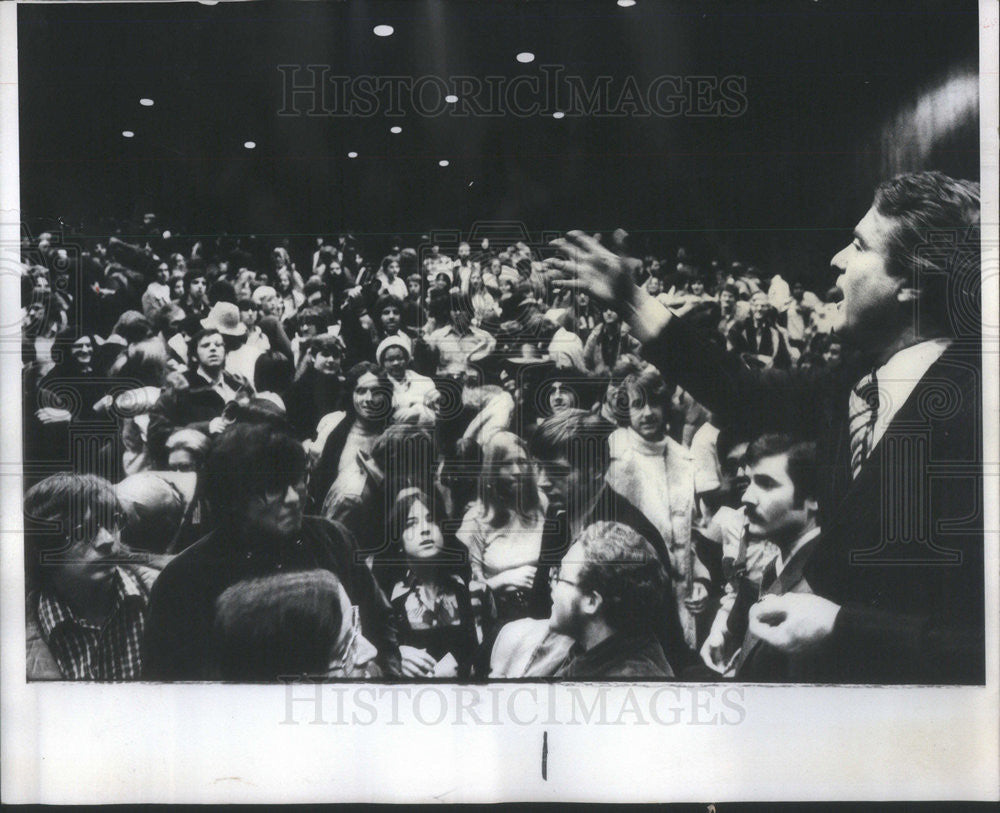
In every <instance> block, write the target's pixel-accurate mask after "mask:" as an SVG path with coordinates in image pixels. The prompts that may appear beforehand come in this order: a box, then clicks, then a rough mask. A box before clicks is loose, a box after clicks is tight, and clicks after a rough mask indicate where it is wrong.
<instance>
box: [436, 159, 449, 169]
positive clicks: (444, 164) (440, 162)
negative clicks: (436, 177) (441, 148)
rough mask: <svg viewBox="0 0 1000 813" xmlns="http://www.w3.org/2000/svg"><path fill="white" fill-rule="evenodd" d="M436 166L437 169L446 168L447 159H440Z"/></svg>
mask: <svg viewBox="0 0 1000 813" xmlns="http://www.w3.org/2000/svg"><path fill="white" fill-rule="evenodd" d="M438 166H439V167H446V166H448V159H447V158H442V159H441V160H440V161H438Z"/></svg>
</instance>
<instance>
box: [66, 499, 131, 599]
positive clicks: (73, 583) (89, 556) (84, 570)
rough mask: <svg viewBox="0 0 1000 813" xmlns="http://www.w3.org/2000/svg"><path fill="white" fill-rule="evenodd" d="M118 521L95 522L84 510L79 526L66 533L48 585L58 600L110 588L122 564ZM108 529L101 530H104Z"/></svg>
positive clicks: (91, 515) (89, 510)
mask: <svg viewBox="0 0 1000 813" xmlns="http://www.w3.org/2000/svg"><path fill="white" fill-rule="evenodd" d="M123 524H124V522H123V519H122V518H121V517H116V518H114V519H109V520H105V521H103V522H99V521H97V520H95V518H94V516H93V511H92V509H89V508H88V509H87V511H86V513H85V515H84V520H83V522H81V523H79V524H78V525H76V526H75V527H74V528H72V529H70V535H69V539H68V546H67V548H66V549H65V550H64V551H62V552H60V554H59V557H58V558H59V559H61V560H62V561H59V562H53V563H52V568H53V569H52V571H51V581H52V586H53V587H54V588H55V590H56V592H57V593H58V594H59V595H61V596H68V595H73V594H78V593H79V592H81V588H83V590H84V591H87V592H89V591H90V590H93V589H94V588H95V587H110V585H111V576H112V574H113V572H114V569H115V567H116V566H117V565H118V564H120V563H121V561H122V546H121V529H122V525H123ZM106 525H107V526H110V527H105V526H106Z"/></svg>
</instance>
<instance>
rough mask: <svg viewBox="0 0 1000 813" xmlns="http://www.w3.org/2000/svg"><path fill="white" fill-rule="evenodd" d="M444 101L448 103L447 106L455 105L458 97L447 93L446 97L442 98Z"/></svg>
mask: <svg viewBox="0 0 1000 813" xmlns="http://www.w3.org/2000/svg"><path fill="white" fill-rule="evenodd" d="M444 100H445V101H446V102H448V104H455V102H457V101H458V96H456V95H455V94H454V93H449V94H448V95H447V96H445V97H444Z"/></svg>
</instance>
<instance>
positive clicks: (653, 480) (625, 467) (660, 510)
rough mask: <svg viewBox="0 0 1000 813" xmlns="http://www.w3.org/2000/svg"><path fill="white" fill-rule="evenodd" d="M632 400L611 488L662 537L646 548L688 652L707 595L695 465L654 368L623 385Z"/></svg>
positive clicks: (613, 441)
mask: <svg viewBox="0 0 1000 813" xmlns="http://www.w3.org/2000/svg"><path fill="white" fill-rule="evenodd" d="M622 387H623V388H624V390H625V392H626V393H627V394H628V404H629V426H628V427H622V428H619V429H616V430H615V431H614V433H613V434H612V435H611V437H610V438H609V440H608V445H609V446H610V449H611V464H610V466H609V468H608V475H607V480H608V484H609V485H610V486H611V488H613V489H614V490H615V491H616V492H617V493H618V494H620V495H621V496H622V497H624V498H625V499H626V500H627V501H628V502H630V503H631V504H632V505H633V506H635V508H637V509H638V510H639V511H640V512H641V513H642V514H643V515H644V516H645V517H646V518H647V519H648V520H649V522H650V524H652V526H653V527H654V528H656V531H657V537H656V539H648V540H647V542H649V543H650V544H653V545H656V544H657V543H658V542H659V541H660V540H662V542H663V547H662V548H660V549H659V550H657V554H658V555H659V556H660V559H661V561H662V563H663V565H664V567H665V568H666V569H667V572H668V573H669V574H670V577H671V587H672V590H673V593H674V600H675V603H676V605H677V613H678V616H679V617H680V619H681V624H682V626H683V628H684V638H685V640H686V641H687V645H688V646H689V647H692V648H693V647H695V645H696V643H697V634H696V633H697V629H696V619H695V616H697V615H699V614H700V613H701V612H703V610H704V609H705V603H706V601H707V598H708V591H707V589H706V588H705V586H704V584H703V583H702V582H701V581H699V580H698V579H699V578H700V577H702V576H704V575H707V574H705V573H702V572H701V571H700V569H699V567H698V563H697V559H696V557H695V555H694V547H693V542H692V538H691V529H692V527H693V525H694V522H695V519H696V516H697V513H696V512H697V502H696V500H695V482H694V465H693V463H692V461H691V455H690V453H689V452H688V450H687V449H685V448H684V447H683V446H681V445H680V444H679V443H677V442H676V441H674V440H673V439H672V438H670V437H668V435H667V407H668V404H669V401H670V391H669V388H668V387H667V385H666V382H665V381H664V380H663V377H662V376H661V375H660V374H659V373H658V372H657V371H656V370H655V369H653V368H652V367H647V368H646V369H645V370H643V372H641V373H638V374H635V373H633V374H631V375H629V376H628V377H627V378H626V379H625V383H624V384H623V385H622Z"/></svg>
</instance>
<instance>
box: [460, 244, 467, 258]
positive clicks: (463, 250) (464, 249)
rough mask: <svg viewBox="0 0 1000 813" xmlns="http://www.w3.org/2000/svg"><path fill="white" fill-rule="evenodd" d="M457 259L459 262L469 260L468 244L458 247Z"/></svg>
mask: <svg viewBox="0 0 1000 813" xmlns="http://www.w3.org/2000/svg"><path fill="white" fill-rule="evenodd" d="M458 259H460V260H467V259H469V244H468V243H462V244H461V245H460V246H459V247H458Z"/></svg>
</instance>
